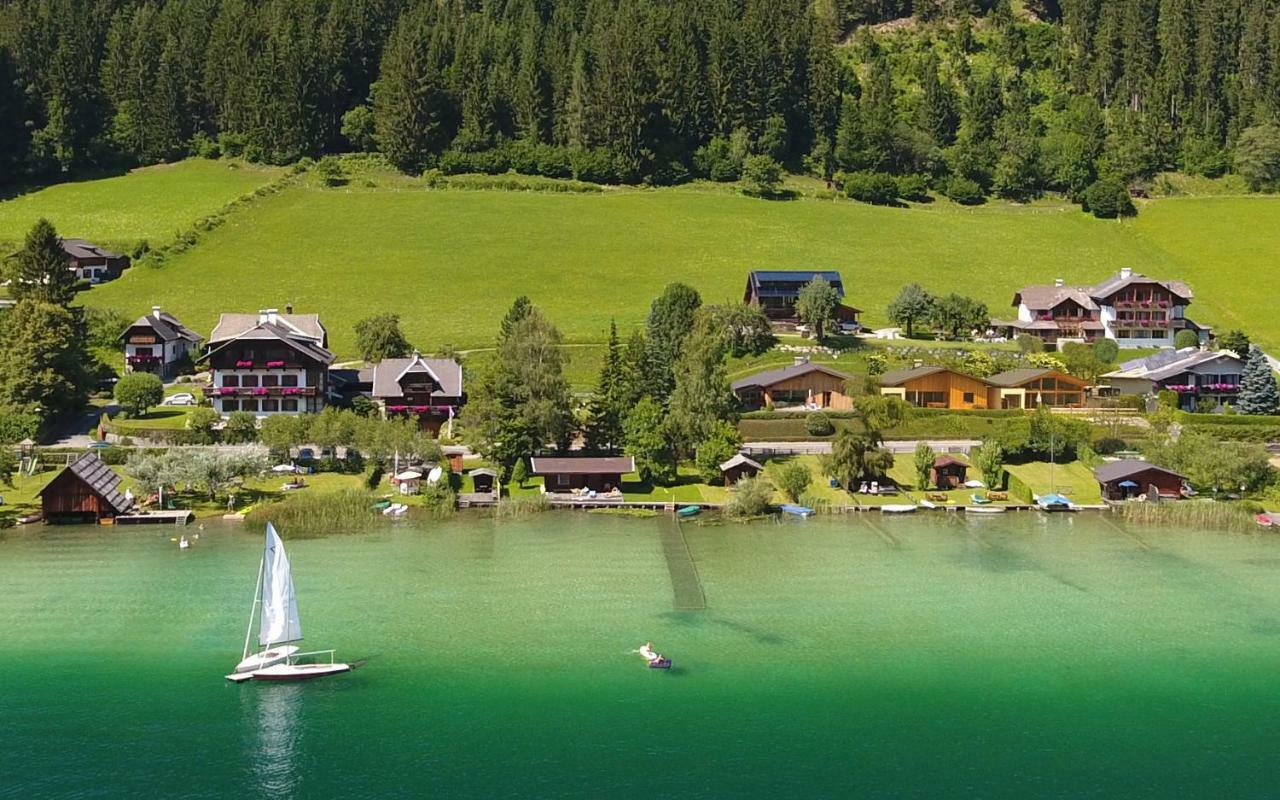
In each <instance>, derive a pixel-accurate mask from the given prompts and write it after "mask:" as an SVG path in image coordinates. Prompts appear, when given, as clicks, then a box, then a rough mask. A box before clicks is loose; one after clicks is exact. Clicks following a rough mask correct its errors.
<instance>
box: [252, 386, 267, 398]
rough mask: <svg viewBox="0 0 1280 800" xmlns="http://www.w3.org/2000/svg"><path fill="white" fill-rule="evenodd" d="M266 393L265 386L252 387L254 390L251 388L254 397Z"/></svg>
mask: <svg viewBox="0 0 1280 800" xmlns="http://www.w3.org/2000/svg"><path fill="white" fill-rule="evenodd" d="M266 393H267V390H266V388H265V387H262V386H259V387H258V388H256V389H254V390H253V395H254V397H261V396H263V395H265V394H266Z"/></svg>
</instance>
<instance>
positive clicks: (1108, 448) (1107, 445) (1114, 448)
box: [1093, 436, 1129, 456]
mask: <svg viewBox="0 0 1280 800" xmlns="http://www.w3.org/2000/svg"><path fill="white" fill-rule="evenodd" d="M1127 449H1129V445H1127V444H1125V441H1124V439H1117V438H1116V437H1114V436H1104V437H1102V438H1101V439H1098V440H1097V441H1096V442H1094V443H1093V451H1094V452H1095V453H1097V454H1098V455H1102V456H1110V455H1114V454H1116V453H1119V452H1120V451H1121V450H1127Z"/></svg>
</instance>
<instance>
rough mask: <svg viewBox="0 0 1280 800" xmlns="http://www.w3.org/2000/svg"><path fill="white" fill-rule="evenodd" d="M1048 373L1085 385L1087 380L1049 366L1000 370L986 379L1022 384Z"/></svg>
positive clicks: (991, 382)
mask: <svg viewBox="0 0 1280 800" xmlns="http://www.w3.org/2000/svg"><path fill="white" fill-rule="evenodd" d="M1046 375H1052V376H1054V377H1055V378H1065V379H1067V380H1069V381H1072V382H1074V383H1079V384H1080V385H1082V386H1083V385H1084V384H1085V383H1087V382H1086V381H1082V380H1080V379H1079V378H1077V377H1075V376H1074V375H1068V374H1066V373H1065V372H1059V371H1058V370H1056V369H1048V368H1047V367H1022V368H1020V369H1009V370H1005V371H1004V372H998V373H996V374H995V375H992V376H990V377H988V378H987V379H986V381H987V383H990V384H993V385H995V386H1004V387H1009V386H1021V385H1022V384H1024V383H1027V382H1029V381H1034V380H1036V379H1037V378H1043V377H1044V376H1046Z"/></svg>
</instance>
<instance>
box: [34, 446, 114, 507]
mask: <svg viewBox="0 0 1280 800" xmlns="http://www.w3.org/2000/svg"><path fill="white" fill-rule="evenodd" d="M132 504H133V503H132V501H130V500H129V499H127V498H126V497H125V496H124V495H123V494H122V493H121V492H120V476H119V475H117V474H115V473H114V472H112V471H111V468H110V467H108V466H107V465H106V464H105V463H103V461H102V459H100V458H98V455H97V454H96V453H85V454H84V455H82V456H80V457H79V458H78V459H76V460H75V461H73V462H71V464H70V465H68V466H67V467H66V468H64V469H63V470H62V472H59V473H58V475H57V476H56V477H55V478H54V479H53V480H52V481H50V482H49V484H48V485H47V486H45V487H44V488H43V489H41V490H40V507H41V512H42V513H43V515H44V521H45V522H70V523H74V522H102V521H104V520H111V521H114V520H115V518H116V517H117V516H118V515H120V514H123V513H125V512H126V511H128V510H129V507H130V506H131V505H132Z"/></svg>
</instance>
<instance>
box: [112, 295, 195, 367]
mask: <svg viewBox="0 0 1280 800" xmlns="http://www.w3.org/2000/svg"><path fill="white" fill-rule="evenodd" d="M120 341H121V342H123V343H124V368H125V371H126V372H151V373H154V374H156V375H159V376H160V377H161V378H171V377H173V375H174V373H175V372H176V371H177V367H178V365H179V364H181V363H184V362H185V361H186V357H188V356H189V357H191V358H193V359H194V357H195V356H197V355H198V354H199V353H198V350H199V347H200V341H201V339H200V335H199V334H198V333H196V332H195V331H193V330H191V329H190V328H188V327H186V326H185V325H183V324H182V323H181V322H179V321H178V320H177V318H175V317H174V316H173V315H172V314H166V313H165V312H164V311H161V310H160V306H152V307H151V313H150V314H147V315H145V316H141V317H138V319H137V320H136V321H134V323H133V324H132V325H130V326H129V327H128V328H127V329H126V330H125V332H124V333H122V334H120Z"/></svg>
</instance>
